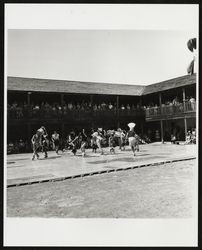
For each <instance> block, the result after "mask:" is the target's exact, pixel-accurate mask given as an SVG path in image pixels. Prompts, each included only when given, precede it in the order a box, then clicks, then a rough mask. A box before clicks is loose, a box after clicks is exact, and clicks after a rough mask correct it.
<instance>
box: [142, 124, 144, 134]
mask: <svg viewBox="0 0 202 250" xmlns="http://www.w3.org/2000/svg"><path fill="white" fill-rule="evenodd" d="M141 134H142V136H143V134H144V129H143V123H141Z"/></svg>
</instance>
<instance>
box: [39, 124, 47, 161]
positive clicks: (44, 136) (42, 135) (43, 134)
mask: <svg viewBox="0 0 202 250" xmlns="http://www.w3.org/2000/svg"><path fill="white" fill-rule="evenodd" d="M37 132H38V134H39V135H40V144H41V146H42V152H44V154H45V156H44V157H45V158H47V157H48V152H47V149H48V133H47V131H46V129H45V127H44V126H42V127H40V128H39V129H38V130H37Z"/></svg>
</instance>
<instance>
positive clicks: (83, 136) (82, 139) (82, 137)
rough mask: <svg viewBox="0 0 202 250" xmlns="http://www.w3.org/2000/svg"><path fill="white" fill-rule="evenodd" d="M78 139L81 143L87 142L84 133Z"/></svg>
mask: <svg viewBox="0 0 202 250" xmlns="http://www.w3.org/2000/svg"><path fill="white" fill-rule="evenodd" d="M80 138H81V141H82V142H87V139H88V138H87V135H86V134H85V133H83V132H82V133H81V135H80Z"/></svg>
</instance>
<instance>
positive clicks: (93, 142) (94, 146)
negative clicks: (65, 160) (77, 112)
mask: <svg viewBox="0 0 202 250" xmlns="http://www.w3.org/2000/svg"><path fill="white" fill-rule="evenodd" d="M94 132H95V131H94V129H92V135H91V141H90V143H91V147H92V152H93V153H96V150H97V143H96V137H95V136H93V134H94Z"/></svg>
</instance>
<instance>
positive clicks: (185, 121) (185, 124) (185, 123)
mask: <svg viewBox="0 0 202 250" xmlns="http://www.w3.org/2000/svg"><path fill="white" fill-rule="evenodd" d="M184 132H185V137H184V138H185V140H186V134H187V118H186V117H185V118H184Z"/></svg>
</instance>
